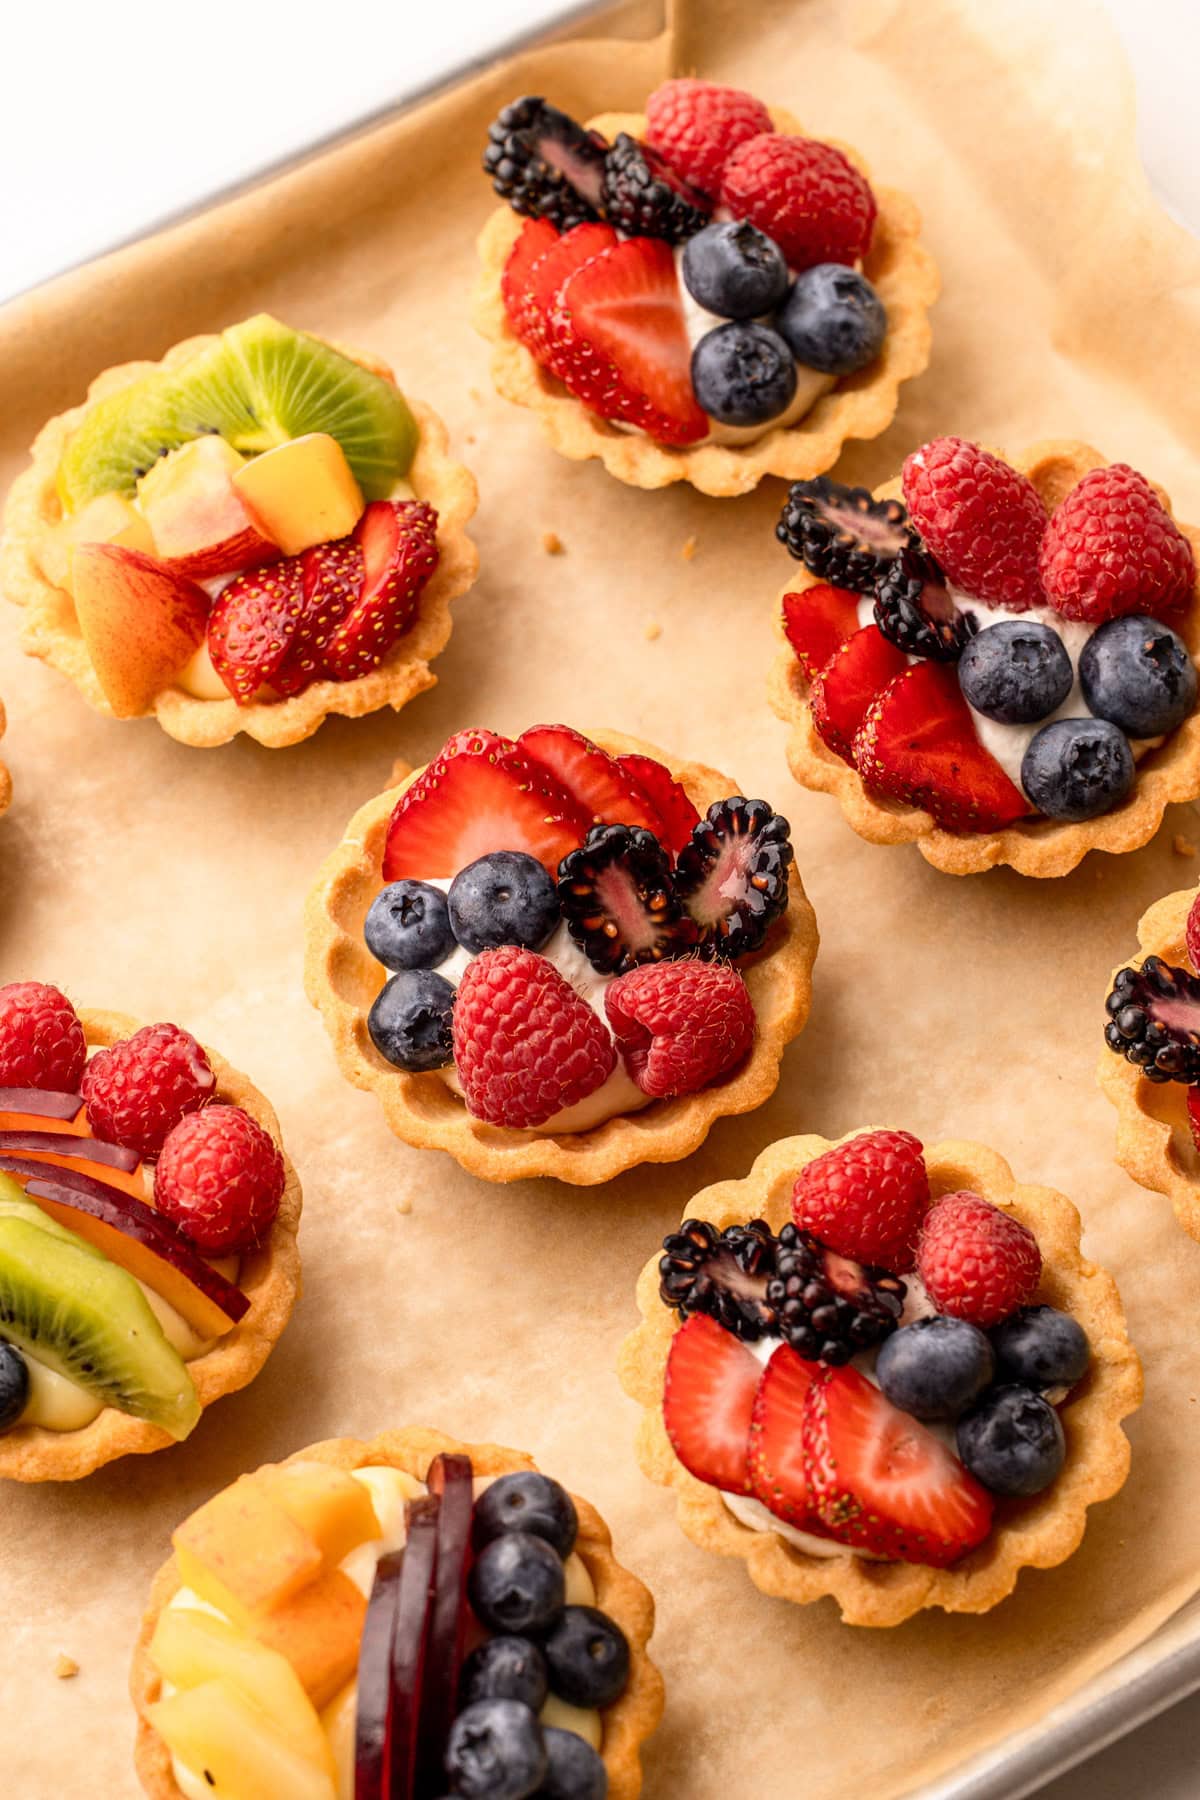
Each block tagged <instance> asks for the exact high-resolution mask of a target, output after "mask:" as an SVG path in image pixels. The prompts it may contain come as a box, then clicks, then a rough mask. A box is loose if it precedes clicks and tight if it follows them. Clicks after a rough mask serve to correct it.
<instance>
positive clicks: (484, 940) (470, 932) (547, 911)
mask: <svg viewBox="0 0 1200 1800" xmlns="http://www.w3.org/2000/svg"><path fill="white" fill-rule="evenodd" d="M447 898H448V901H449V906H450V924H451V925H452V927H453V929H454V935H455V937H456V938H457V939H458V941H459V943H460V944H461V945H462V947H463V949H464V950H469V951H470V952H471V953H472V955H475V954H477V953H478V952H479V951H480V950H494V949H496V947H497V946H498V945H499V944H520V945H521V946H522V947H523V948H524V949H526V950H540V949H541V947H542V945H543V944H544V943H545V941H546V939H547V938H548V937H549V936H550V933H551V932H552V931H553V930H554V927H555V926H556V925H557V924H558V889H557V888H556V887H555V885H554V880H553V877H552V876H550V875H548V874H547V873H546V871H545V869H544V868H543V867H542V865H541V863H540V862H539V861H538V859H537V857H536V856H527V855H526V854H525V852H524V851H523V850H494V851H493V852H492V854H491V855H490V856H481V857H480V858H479V859H478V861H477V862H473V863H468V864H467V866H466V868H465V869H460V870H459V872H458V874H457V875H456V876H455V877H454V880H453V881H452V882H451V883H450V893H449V895H448V896H447Z"/></svg>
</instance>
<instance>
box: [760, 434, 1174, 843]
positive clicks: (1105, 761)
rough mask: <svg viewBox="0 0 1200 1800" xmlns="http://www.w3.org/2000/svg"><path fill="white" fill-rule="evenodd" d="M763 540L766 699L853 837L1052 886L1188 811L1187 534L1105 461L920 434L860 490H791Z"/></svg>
mask: <svg viewBox="0 0 1200 1800" xmlns="http://www.w3.org/2000/svg"><path fill="white" fill-rule="evenodd" d="M778 536H779V538H780V539H781V541H782V542H783V543H784V544H785V545H786V546H787V548H788V550H790V552H791V553H792V555H793V556H794V557H796V559H797V560H798V561H799V562H800V564H801V566H802V569H803V575H802V577H801V579H800V580H799V581H798V582H793V583H792V584H791V585H790V587H789V590H788V591H787V592H786V593H785V594H784V596H783V621H782V622H783V632H784V635H785V637H786V639H787V646H786V648H785V649H784V650H783V651H782V652H781V654H780V657H779V659H778V661H777V663H776V665H775V669H774V671H773V674H772V679H771V704H772V706H773V708H774V710H775V711H776V712H777V713H778V714H779V716H780V718H782V719H783V720H785V722H786V723H787V724H788V725H789V726H790V727H791V728H792V729H791V737H790V741H789V744H788V762H789V764H790V766H791V770H792V773H793V774H794V775H795V777H796V779H797V781H799V782H801V783H802V784H803V785H804V786H805V787H808V788H814V789H817V790H819V791H822V792H825V793H831V794H833V795H835V796H836V798H837V799H838V801H839V802H840V804H841V807H842V811H843V813H844V814H845V816H846V818H847V819H848V821H849V822H850V824H851V825H852V826H853V827H854V829H855V831H857V832H858V833H859V835H860V836H861V837H865V838H867V839H869V840H870V842H872V843H876V844H903V843H913V842H915V843H916V845H917V848H918V849H919V850H920V852H921V854H922V856H924V857H925V858H926V860H927V861H928V862H931V863H932V864H933V865H934V867H935V868H938V869H943V870H945V871H946V872H947V873H949V874H953V875H967V874H974V873H976V872H978V871H979V870H981V869H990V868H994V867H995V866H996V865H997V864H1002V863H1003V864H1008V865H1009V866H1010V867H1011V868H1014V869H1016V870H1018V871H1019V872H1020V873H1021V874H1023V875H1037V876H1057V875H1065V874H1066V873H1067V872H1068V871H1069V870H1071V869H1073V868H1075V866H1076V865H1077V864H1078V863H1079V862H1080V861H1081V860H1082V859H1083V857H1084V856H1085V855H1086V854H1087V852H1088V851H1089V850H1107V851H1109V852H1111V853H1113V854H1114V855H1115V854H1120V853H1121V852H1123V851H1126V850H1136V849H1138V848H1139V847H1140V846H1141V845H1142V844H1144V843H1146V842H1147V841H1148V840H1149V839H1150V838H1151V837H1153V835H1154V833H1155V831H1157V829H1158V827H1159V824H1160V823H1161V821H1162V816H1163V812H1164V810H1165V808H1166V807H1167V806H1168V805H1169V804H1170V802H1172V801H1175V800H1191V799H1195V798H1196V796H1197V795H1200V719H1198V718H1197V715H1196V710H1195V706H1196V670H1195V665H1194V662H1193V658H1194V656H1195V655H1196V653H1197V651H1198V650H1200V604H1198V602H1197V593H1198V589H1197V579H1196V554H1195V553H1196V546H1197V545H1198V544H1200V532H1197V531H1196V530H1194V529H1193V528H1192V527H1191V526H1187V525H1178V524H1176V522H1175V520H1174V519H1173V518H1172V517H1171V513H1170V505H1169V502H1168V500H1167V497H1166V495H1165V494H1163V493H1162V491H1161V489H1158V488H1155V487H1154V486H1152V484H1151V483H1150V482H1149V481H1147V480H1146V478H1145V477H1144V476H1142V475H1139V474H1138V473H1137V472H1136V471H1135V470H1133V469H1131V468H1130V467H1129V466H1128V465H1127V464H1125V463H1111V464H1108V463H1105V461H1104V458H1103V457H1102V456H1100V454H1099V453H1098V452H1097V451H1095V450H1092V449H1090V448H1089V447H1088V446H1087V445H1086V444H1080V443H1074V442H1070V441H1063V442H1049V443H1043V444H1035V445H1034V447H1033V448H1032V449H1031V450H1028V451H1026V452H1025V454H1024V455H1022V456H1018V457H1016V458H1014V460H1013V461H1012V462H1008V461H1006V460H1005V459H1004V458H1003V457H1002V456H1000V455H998V454H995V453H993V452H992V451H989V450H985V449H982V448H980V446H979V445H977V444H971V443H967V442H966V441H965V440H964V439H962V438H936V439H934V440H933V442H931V443H928V444H924V445H923V446H922V447H921V448H920V449H919V450H917V451H914V453H913V454H912V455H911V456H910V457H908V459H907V460H906V462H905V464H904V472H903V475H902V477H901V479H900V480H899V481H893V482H889V483H888V484H887V485H886V486H884V487H882V488H880V489H879V490H878V491H877V493H876V495H875V496H872V495H871V494H870V493H868V492H867V490H866V489H865V488H846V487H840V486H838V485H837V484H836V483H834V482H830V481H827V480H821V481H811V482H797V483H796V484H795V485H794V486H793V488H792V490H791V493H790V495H789V497H788V501H787V504H786V505H785V506H784V509H783V515H782V518H781V519H780V522H779V526H778Z"/></svg>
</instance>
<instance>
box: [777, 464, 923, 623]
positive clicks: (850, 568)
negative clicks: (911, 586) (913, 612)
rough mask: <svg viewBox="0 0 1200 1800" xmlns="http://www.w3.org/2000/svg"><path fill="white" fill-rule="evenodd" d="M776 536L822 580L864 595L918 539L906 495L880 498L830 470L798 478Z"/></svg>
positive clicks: (782, 514) (790, 490)
mask: <svg viewBox="0 0 1200 1800" xmlns="http://www.w3.org/2000/svg"><path fill="white" fill-rule="evenodd" d="M775 536H776V537H777V538H778V539H779V541H780V543H781V544H786V546H787V548H788V549H789V550H790V551H791V553H792V555H793V556H794V557H795V558H796V560H797V562H802V563H803V564H804V566H805V568H806V569H811V571H812V573H813V574H814V575H815V576H816V577H817V578H818V580H820V581H828V582H831V583H832V585H833V586H834V587H842V588H853V589H854V591H855V592H856V593H858V594H870V593H872V592H873V591H874V588H875V582H876V579H877V577H878V576H879V575H881V574H882V573H883V571H884V570H885V569H886V568H887V566H888V564H889V563H891V562H894V561H895V559H896V557H897V556H899V554H900V552H901V551H902V550H906V549H909V548H913V547H915V546H916V543H917V537H916V533H915V532H914V531H913V528H912V526H911V525H910V524H909V522H908V510H907V508H906V507H905V505H904V502H903V501H902V500H875V499H872V497H871V494H870V492H869V490H868V489H867V488H861V487H843V486H842V485H841V483H840V482H837V481H830V479H829V477H828V476H827V475H818V476H817V478H816V479H815V480H814V481H795V482H793V483H792V486H791V488H790V489H789V490H788V497H787V500H786V502H785V503H784V508H783V512H782V513H781V514H780V518H779V523H778V525H777V526H776V527H775Z"/></svg>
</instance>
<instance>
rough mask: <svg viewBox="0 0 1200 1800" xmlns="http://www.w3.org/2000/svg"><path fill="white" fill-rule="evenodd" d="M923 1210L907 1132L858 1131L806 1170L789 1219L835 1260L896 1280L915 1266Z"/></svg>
mask: <svg viewBox="0 0 1200 1800" xmlns="http://www.w3.org/2000/svg"><path fill="white" fill-rule="evenodd" d="M928 1206H929V1177H928V1176H927V1175H926V1173H925V1158H924V1156H923V1155H922V1152H921V1145H920V1143H919V1141H918V1140H917V1139H916V1138H915V1137H912V1136H911V1135H910V1134H909V1133H908V1132H907V1131H865V1132H863V1133H862V1135H861V1136H860V1137H856V1138H851V1139H850V1142H849V1143H848V1144H839V1145H838V1147H837V1148H836V1149H835V1150H827V1151H826V1152H825V1154H824V1156H818V1157H814V1159H813V1161H812V1162H810V1163H806V1164H805V1166H804V1168H803V1169H801V1171H800V1174H799V1175H798V1176H797V1178H796V1185H795V1187H794V1188H793V1189H792V1217H793V1219H794V1220H795V1221H796V1224H797V1225H798V1226H799V1227H800V1228H801V1230H802V1231H811V1232H812V1234H813V1236H814V1237H818V1238H820V1240H821V1242H822V1243H823V1244H825V1245H826V1246H827V1247H828V1248H829V1249H830V1250H836V1251H837V1253H838V1255H839V1256H851V1257H853V1258H854V1260H855V1261H856V1262H863V1263H873V1264H875V1265H876V1266H877V1267H879V1268H882V1269H890V1270H891V1271H892V1273H893V1274H897V1275H903V1274H906V1273H907V1271H908V1270H909V1269H911V1268H912V1266H913V1263H914V1261H915V1260H916V1247H917V1234H918V1232H919V1231H920V1228H921V1221H922V1219H923V1218H924V1216H925V1213H926V1210H927V1208H928Z"/></svg>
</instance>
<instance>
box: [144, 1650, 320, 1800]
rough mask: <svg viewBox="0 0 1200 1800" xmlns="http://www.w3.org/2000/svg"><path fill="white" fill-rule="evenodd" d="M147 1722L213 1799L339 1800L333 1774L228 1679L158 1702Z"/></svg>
mask: <svg viewBox="0 0 1200 1800" xmlns="http://www.w3.org/2000/svg"><path fill="white" fill-rule="evenodd" d="M146 1718H147V1720H148V1722H149V1723H150V1724H151V1725H152V1726H153V1727H154V1729H155V1731H157V1732H158V1734H159V1736H160V1737H161V1738H162V1739H163V1740H164V1741H165V1743H166V1745H167V1748H168V1749H169V1750H170V1751H171V1753H172V1755H173V1756H175V1757H176V1758H177V1759H178V1760H179V1762H180V1763H181V1764H182V1765H183V1766H184V1767H185V1768H187V1769H189V1770H193V1771H194V1772H195V1773H196V1774H197V1775H198V1776H199V1778H200V1780H201V1781H202V1782H203V1783H204V1787H205V1791H206V1792H208V1793H211V1794H212V1795H213V1800H285V1797H286V1800H337V1795H336V1790H335V1787H334V1782H333V1777H332V1776H331V1775H330V1774H329V1773H328V1771H327V1770H326V1769H318V1768H316V1767H315V1766H314V1765H313V1764H312V1763H311V1762H309V1761H308V1759H307V1757H304V1756H302V1755H301V1754H300V1752H299V1751H298V1750H297V1749H296V1748H295V1747H294V1746H293V1745H292V1744H290V1743H289V1742H288V1740H287V1739H286V1737H284V1735H283V1734H282V1732H281V1731H279V1730H277V1729H276V1728H275V1727H274V1725H273V1724H272V1722H271V1721H270V1720H269V1719H267V1718H266V1717H264V1715H263V1714H262V1713H261V1712H259V1710H258V1708H257V1707H256V1706H255V1705H253V1704H252V1702H251V1701H249V1700H247V1699H246V1697H245V1695H244V1694H242V1693H241V1692H239V1690H238V1689H237V1688H236V1687H235V1686H234V1685H233V1683H232V1681H229V1680H226V1679H225V1678H224V1677H219V1678H218V1679H217V1680H215V1681H203V1682H201V1683H200V1685H199V1686H198V1687H194V1688H181V1689H180V1690H179V1692H178V1693H175V1694H172V1695H171V1696H170V1698H169V1699H167V1700H157V1701H155V1703H154V1705H153V1706H148V1707H147V1708H146Z"/></svg>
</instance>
